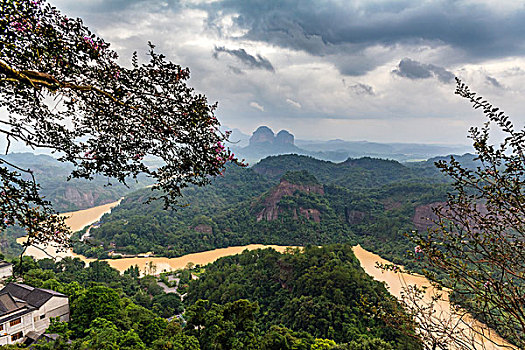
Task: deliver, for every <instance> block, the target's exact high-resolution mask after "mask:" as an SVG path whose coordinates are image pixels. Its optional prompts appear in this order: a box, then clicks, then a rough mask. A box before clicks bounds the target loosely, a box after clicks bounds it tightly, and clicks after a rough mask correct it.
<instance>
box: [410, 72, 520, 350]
mask: <svg viewBox="0 0 525 350" xmlns="http://www.w3.org/2000/svg"><path fill="white" fill-rule="evenodd" d="M456 94H458V95H460V96H462V97H464V98H466V99H467V100H469V101H470V102H471V103H472V105H473V107H474V108H475V109H478V108H481V109H482V111H483V113H484V114H485V116H486V117H487V122H486V124H485V125H484V127H482V128H481V129H479V128H476V127H473V128H471V129H470V138H471V139H472V140H473V145H474V148H475V150H476V158H475V159H476V160H477V161H478V165H477V166H476V167H474V168H467V167H465V166H464V165H462V164H461V163H459V162H458V161H457V160H456V159H455V158H453V157H452V158H451V159H450V161H448V162H445V161H439V162H438V163H437V166H438V168H439V169H440V170H441V171H442V172H443V173H445V174H446V175H447V176H449V177H450V178H452V179H453V181H454V182H453V188H454V189H455V192H454V193H451V194H449V196H448V200H447V202H446V204H445V205H443V206H441V207H439V208H436V209H435V211H434V212H435V215H436V220H435V223H436V227H434V228H433V229H431V230H429V231H428V232H425V233H415V234H414V235H413V236H412V239H413V240H414V241H415V242H416V244H418V247H417V249H418V250H419V251H420V255H422V256H424V259H425V261H427V262H428V263H429V264H430V265H431V266H432V267H434V268H436V269H438V270H439V271H441V272H443V273H445V274H447V275H448V276H449V278H448V279H447V280H444V281H442V282H443V283H445V286H446V287H449V288H451V289H453V290H454V294H453V296H454V298H455V300H456V301H457V302H460V303H462V304H463V305H466V306H467V307H468V309H469V310H470V311H471V312H472V313H473V314H474V315H475V316H477V317H479V318H480V319H482V320H483V321H485V322H487V323H488V324H489V325H490V326H492V327H494V328H495V329H496V330H497V331H498V332H499V333H500V334H501V335H502V336H503V337H504V338H507V339H509V340H511V341H513V342H514V343H515V344H516V345H518V347H520V348H523V347H525V316H524V315H525V302H524V299H523V296H524V295H525V256H524V252H525V236H524V232H525V226H524V221H523V219H524V217H525V210H524V204H525V196H524V194H525V193H524V189H525V178H524V176H523V175H524V172H525V158H524V148H525V130H520V131H518V130H516V129H515V127H514V125H513V123H512V122H511V121H510V119H509V117H508V116H507V115H505V114H504V113H503V112H502V111H500V110H499V109H498V108H495V107H494V106H492V105H491V104H490V103H488V102H487V101H484V100H483V99H482V98H481V97H477V96H476V94H475V93H473V92H471V91H470V90H469V88H468V87H467V86H466V85H465V84H464V83H462V82H461V81H460V80H457V88H456ZM491 124H492V125H493V124H495V125H496V126H497V127H498V128H499V129H500V130H501V131H502V132H503V134H504V135H505V138H504V140H503V141H502V143H501V144H499V145H494V144H491V143H490V142H489V136H490V126H491ZM430 277H433V278H435V276H432V275H431V276H430Z"/></svg>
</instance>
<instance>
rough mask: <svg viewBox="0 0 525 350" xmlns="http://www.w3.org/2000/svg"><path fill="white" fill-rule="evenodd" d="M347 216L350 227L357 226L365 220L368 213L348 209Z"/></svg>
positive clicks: (346, 210)
mask: <svg viewBox="0 0 525 350" xmlns="http://www.w3.org/2000/svg"><path fill="white" fill-rule="evenodd" d="M345 216H346V222H348V223H349V224H350V225H357V224H359V223H361V222H362V221H363V220H364V219H365V217H366V213H364V212H362V211H359V210H350V209H348V208H346V209H345Z"/></svg>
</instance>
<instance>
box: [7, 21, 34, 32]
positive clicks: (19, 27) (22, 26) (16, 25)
mask: <svg viewBox="0 0 525 350" xmlns="http://www.w3.org/2000/svg"><path fill="white" fill-rule="evenodd" d="M10 25H11V27H13V28H14V29H15V30H16V31H17V32H23V31H25V30H26V29H29V28H31V26H30V25H26V24H24V23H20V22H16V21H15V22H11V23H10Z"/></svg>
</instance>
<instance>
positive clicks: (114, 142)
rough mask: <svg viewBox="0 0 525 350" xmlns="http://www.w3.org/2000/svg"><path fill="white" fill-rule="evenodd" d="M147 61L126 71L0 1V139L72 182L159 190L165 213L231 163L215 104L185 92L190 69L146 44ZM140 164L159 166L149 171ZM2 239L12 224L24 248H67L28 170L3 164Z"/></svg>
mask: <svg viewBox="0 0 525 350" xmlns="http://www.w3.org/2000/svg"><path fill="white" fill-rule="evenodd" d="M148 56H149V61H147V62H145V63H140V62H139V59H138V55H137V54H136V53H135V54H134V55H133V57H132V59H131V63H130V65H129V66H123V65H120V64H119V63H118V61H117V58H118V56H117V53H116V52H115V51H113V50H111V49H110V45H109V44H108V43H106V42H105V41H104V40H103V39H102V38H100V37H98V36H96V35H95V34H93V33H91V31H90V30H89V29H88V28H86V27H85V26H84V25H83V24H82V20H81V19H78V18H77V19H74V18H68V17H67V16H65V15H63V14H61V13H60V12H59V11H58V10H57V9H56V8H54V7H52V6H51V5H49V4H48V3H46V2H45V1H44V0H42V1H41V0H34V1H28V0H20V1H15V0H0V110H2V111H4V112H7V116H6V117H5V116H4V117H1V118H0V133H1V134H3V135H4V136H5V137H6V138H7V142H8V146H7V149H6V153H8V151H9V145H10V143H11V142H12V141H18V142H22V143H24V144H25V145H27V146H30V147H32V148H42V147H44V148H48V149H51V150H52V151H53V152H56V153H57V154H58V155H59V160H60V161H64V162H70V163H72V164H73V165H74V166H75V168H74V170H73V172H72V173H71V177H76V178H85V179H92V178H93V176H94V175H95V174H101V175H104V176H107V177H110V178H115V179H116V180H117V181H120V182H122V183H126V181H129V179H133V178H135V177H136V176H138V175H139V174H146V175H147V176H149V177H152V178H153V179H154V180H155V181H156V182H155V185H154V186H153V187H152V188H153V189H160V190H161V191H159V192H155V193H161V194H160V195H157V197H155V198H162V199H164V200H165V204H166V205H171V204H174V203H175V202H176V200H177V197H178V196H180V194H181V189H182V188H184V187H186V186H188V185H189V184H195V185H199V186H200V185H205V184H206V183H208V182H209V179H210V177H211V176H216V175H218V174H221V172H222V171H223V170H224V166H225V163H226V162H228V161H231V162H234V163H237V164H241V162H239V161H238V160H237V159H236V158H235V156H234V155H233V154H232V153H231V152H230V150H229V149H227V148H226V147H225V146H224V142H225V141H227V139H228V135H229V134H228V133H222V132H221V131H220V130H219V126H220V124H219V122H218V121H217V119H216V117H215V116H214V111H215V108H216V105H214V104H209V103H208V101H207V99H206V97H205V96H203V95H201V94H197V93H195V92H194V90H193V89H192V88H191V87H189V86H188V85H187V84H186V81H187V80H188V79H189V76H190V75H189V70H188V68H182V67H180V66H179V65H176V64H174V63H172V62H170V61H169V60H167V59H166V58H165V56H164V55H162V54H159V53H158V52H157V51H156V50H155V46H154V45H153V44H151V43H149V52H148ZM146 157H153V158H154V159H158V160H160V161H162V165H161V166H159V167H157V168H152V167H149V166H148V165H147V162H145V159H146ZM0 187H1V192H0V209H1V212H0V220H1V222H0V230H2V229H4V228H5V227H6V226H8V225H14V224H18V225H21V226H23V227H25V228H26V230H27V233H28V237H29V239H28V242H27V243H26V244H27V245H29V244H34V243H47V242H50V241H53V242H56V243H60V244H62V243H64V242H66V241H67V227H66V226H65V225H64V222H63V220H62V219H61V218H60V217H58V216H57V215H56V214H55V213H54V212H53V210H52V209H51V207H50V204H49V203H48V202H46V201H45V200H44V199H43V198H42V197H41V196H40V195H39V192H38V186H37V185H36V182H35V181H34V178H33V177H32V173H31V171H30V170H27V169H21V168H17V167H16V164H9V163H8V162H6V161H5V160H2V159H0Z"/></svg>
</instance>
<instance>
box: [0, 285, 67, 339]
mask: <svg viewBox="0 0 525 350" xmlns="http://www.w3.org/2000/svg"><path fill="white" fill-rule="evenodd" d="M52 317H53V318H55V317H58V318H59V319H60V321H69V300H68V298H67V296H66V295H64V294H61V293H58V292H55V291H52V290H48V289H41V288H34V287H31V286H27V285H25V284H21V283H9V284H8V285H7V286H5V287H4V288H3V289H2V290H0V345H6V344H14V343H18V342H21V341H22V340H23V339H24V337H26V336H27V335H28V334H29V333H30V332H34V333H37V334H42V333H44V332H45V330H46V329H47V327H49V324H50V318H52ZM34 333H31V334H34Z"/></svg>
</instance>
